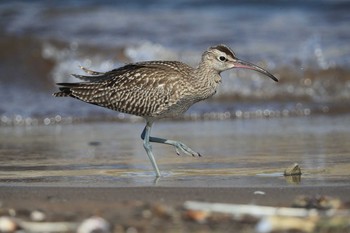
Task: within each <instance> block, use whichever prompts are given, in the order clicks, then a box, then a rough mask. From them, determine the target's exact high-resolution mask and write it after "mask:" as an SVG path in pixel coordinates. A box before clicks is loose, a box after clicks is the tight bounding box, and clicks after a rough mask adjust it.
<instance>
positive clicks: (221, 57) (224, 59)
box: [219, 56, 227, 61]
mask: <svg viewBox="0 0 350 233" xmlns="http://www.w3.org/2000/svg"><path fill="white" fill-rule="evenodd" d="M219 60H220V61H226V60H227V59H226V57H224V56H220V57H219Z"/></svg>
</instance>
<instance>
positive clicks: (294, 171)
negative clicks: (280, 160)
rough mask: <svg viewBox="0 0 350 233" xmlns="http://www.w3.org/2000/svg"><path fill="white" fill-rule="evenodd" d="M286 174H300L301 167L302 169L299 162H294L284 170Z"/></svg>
mask: <svg viewBox="0 0 350 233" xmlns="http://www.w3.org/2000/svg"><path fill="white" fill-rule="evenodd" d="M284 175H285V176H300V175H301V169H300V166H299V164H297V163H294V164H293V165H292V166H290V167H288V168H286V170H284Z"/></svg>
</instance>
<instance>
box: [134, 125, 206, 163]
mask: <svg viewBox="0 0 350 233" xmlns="http://www.w3.org/2000/svg"><path fill="white" fill-rule="evenodd" d="M146 131H147V125H146V127H145V129H144V130H143V132H142V134H141V138H142V139H144V140H145V138H146V134H147V132H146ZM148 136H149V142H156V143H162V144H168V145H172V146H174V147H175V150H176V154H177V155H180V151H182V152H183V153H184V154H187V155H192V156H199V157H201V154H199V153H198V152H195V151H193V150H192V149H191V148H189V147H188V146H186V145H185V144H184V143H182V142H179V141H174V140H169V139H165V138H156V137H150V135H148Z"/></svg>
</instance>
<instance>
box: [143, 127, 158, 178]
mask: <svg viewBox="0 0 350 233" xmlns="http://www.w3.org/2000/svg"><path fill="white" fill-rule="evenodd" d="M152 124H153V122H148V121H147V123H146V127H145V129H144V130H143V132H142V134H141V138H142V139H143V147H144V148H145V150H146V153H147V155H148V158H149V160H150V161H151V164H152V166H153V169H154V171H155V173H156V176H157V177H160V171H159V169H158V166H157V163H156V160H155V158H154V156H153V152H152V145H151V144H150V136H149V135H150V134H151V128H152Z"/></svg>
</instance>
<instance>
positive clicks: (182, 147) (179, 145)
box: [174, 142, 202, 157]
mask: <svg viewBox="0 0 350 233" xmlns="http://www.w3.org/2000/svg"><path fill="white" fill-rule="evenodd" d="M174 147H175V150H176V154H177V155H180V151H182V152H183V153H184V154H186V155H192V156H193V157H195V156H198V157H201V156H202V155H201V154H199V153H198V152H195V151H193V150H192V149H191V148H189V147H188V146H186V145H185V144H183V143H182V142H175V143H174Z"/></svg>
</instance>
